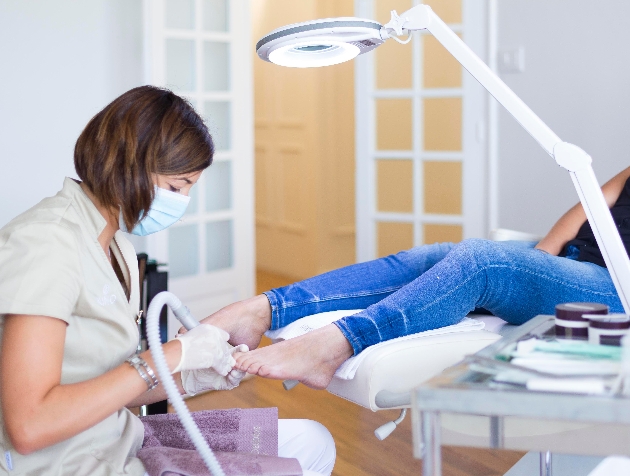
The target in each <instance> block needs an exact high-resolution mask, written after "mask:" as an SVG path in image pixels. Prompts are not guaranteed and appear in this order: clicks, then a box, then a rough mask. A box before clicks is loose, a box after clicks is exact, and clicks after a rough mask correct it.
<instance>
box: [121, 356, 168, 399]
mask: <svg viewBox="0 0 630 476" xmlns="http://www.w3.org/2000/svg"><path fill="white" fill-rule="evenodd" d="M125 362H127V363H128V364H129V365H131V366H132V367H133V368H135V369H136V370H137V371H138V373H139V374H140V377H142V380H144V381H145V382H146V384H147V387H148V389H149V390H153V389H154V388H155V387H157V386H158V385H159V383H160V382H159V381H158V379H157V377H156V376H155V373H154V372H153V370H152V369H151V367H149V364H147V363H146V362H145V360H144V359H143V358H142V357H140V356H139V355H138V354H135V355H133V356H131V357H129V358H128V359H127V360H125Z"/></svg>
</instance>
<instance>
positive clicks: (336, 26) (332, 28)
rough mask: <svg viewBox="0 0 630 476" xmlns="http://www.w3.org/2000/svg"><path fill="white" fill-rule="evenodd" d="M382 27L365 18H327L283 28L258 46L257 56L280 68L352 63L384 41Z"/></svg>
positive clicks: (257, 44) (271, 34)
mask: <svg viewBox="0 0 630 476" xmlns="http://www.w3.org/2000/svg"><path fill="white" fill-rule="evenodd" d="M381 28H382V25H381V24H380V23H378V22H375V21H373V20H365V19H362V18H353V17H345V18H326V19H323V20H313V21H307V22H304V23H294V24H292V25H287V26H283V27H282V28H278V29H276V30H273V31H272V32H270V33H268V34H267V35H265V36H264V37H262V38H261V39H260V41H258V43H256V53H258V56H259V57H260V58H261V59H263V60H265V61H269V62H271V63H275V64H278V65H280V66H290V67H294V68H312V67H318V66H329V65H332V64H338V63H343V62H344V61H348V60H351V59H353V58H355V57H356V56H358V55H361V54H363V53H367V52H368V51H371V50H373V49H374V48H376V47H377V46H378V45H380V44H382V43H383V42H384V39H383V38H381V33H380V32H381Z"/></svg>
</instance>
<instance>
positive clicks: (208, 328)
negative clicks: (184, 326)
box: [173, 324, 236, 376]
mask: <svg viewBox="0 0 630 476" xmlns="http://www.w3.org/2000/svg"><path fill="white" fill-rule="evenodd" d="M229 338H230V334H228V333H227V332H225V331H224V330H223V329H219V328H218V327H215V326H213V325H211V324H199V325H198V326H197V327H195V328H193V329H191V330H189V331H188V332H186V333H185V334H179V335H178V336H177V338H176V339H177V340H178V341H179V342H180V343H181V345H182V357H181V359H180V361H179V364H177V367H176V368H175V369H174V370H173V372H179V371H183V370H197V369H209V368H212V369H213V370H214V371H215V372H217V373H218V374H219V375H222V376H225V375H227V374H228V372H229V371H230V370H232V367H234V364H235V363H236V361H235V360H234V358H233V357H232V352H231V351H232V346H231V345H230V344H228V339H229Z"/></svg>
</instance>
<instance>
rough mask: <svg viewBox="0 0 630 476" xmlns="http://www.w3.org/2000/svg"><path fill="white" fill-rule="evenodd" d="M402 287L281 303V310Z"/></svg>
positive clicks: (393, 290)
mask: <svg viewBox="0 0 630 476" xmlns="http://www.w3.org/2000/svg"><path fill="white" fill-rule="evenodd" d="M402 287H403V286H395V287H391V288H385V289H380V290H378V291H373V292H362V293H354V294H338V295H334V296H329V297H327V298H326V299H312V300H307V301H299V302H289V303H286V302H283V304H282V309H290V308H292V307H297V306H303V305H305V304H314V303H318V302H327V301H338V300H340V299H351V298H356V297H365V296H374V295H376V294H384V293H391V292H395V291H398V290H399V289H401V288H402Z"/></svg>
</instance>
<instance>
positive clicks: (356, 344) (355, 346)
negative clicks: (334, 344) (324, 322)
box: [333, 318, 364, 355]
mask: <svg viewBox="0 0 630 476" xmlns="http://www.w3.org/2000/svg"><path fill="white" fill-rule="evenodd" d="M333 324H334V325H336V326H337V328H338V329H339V331H340V332H341V333H342V334H343V335H344V337H345V338H346V339H348V342H350V345H351V346H352V351H353V355H357V354H359V353H360V352H361V351H362V350H363V349H364V347H363V345H362V344H361V341H360V340H359V338H358V337H356V336H355V335H354V332H352V330H351V329H350V327H349V326H348V325H346V323H345V322H344V321H343V318H341V319H339V320H337V321H334V322H333Z"/></svg>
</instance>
